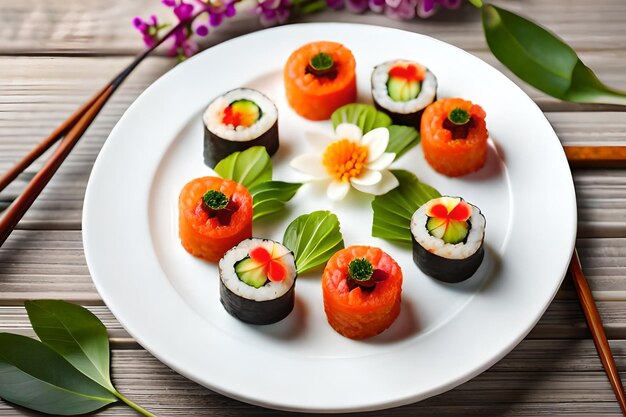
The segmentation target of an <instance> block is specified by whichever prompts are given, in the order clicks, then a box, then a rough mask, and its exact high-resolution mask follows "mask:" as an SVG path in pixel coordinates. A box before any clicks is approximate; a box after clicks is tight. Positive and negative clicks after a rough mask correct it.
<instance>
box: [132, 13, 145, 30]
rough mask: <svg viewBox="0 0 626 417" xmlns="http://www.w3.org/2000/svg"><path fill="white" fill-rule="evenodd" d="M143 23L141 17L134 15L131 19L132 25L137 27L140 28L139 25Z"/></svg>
mask: <svg viewBox="0 0 626 417" xmlns="http://www.w3.org/2000/svg"><path fill="white" fill-rule="evenodd" d="M143 25H144V23H143V20H142V19H141V17H139V16H136V17H135V18H134V19H133V26H134V27H136V28H137V29H139V30H141V27H142V26H143Z"/></svg>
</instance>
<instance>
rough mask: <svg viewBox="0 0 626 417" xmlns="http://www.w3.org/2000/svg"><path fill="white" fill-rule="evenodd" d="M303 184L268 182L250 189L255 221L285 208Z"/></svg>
mask: <svg viewBox="0 0 626 417" xmlns="http://www.w3.org/2000/svg"><path fill="white" fill-rule="evenodd" d="M301 186H302V184H300V183H291V182H283V181H266V182H263V183H260V184H256V185H254V186H252V187H250V194H251V195H252V212H253V217H252V219H253V220H256V219H258V218H261V217H263V216H267V215H268V214H272V213H276V212H277V211H280V210H282V209H283V208H284V207H285V203H286V202H288V201H289V200H291V199H292V198H293V196H294V195H295V194H296V192H297V191H298V190H299V189H300V187H301Z"/></svg>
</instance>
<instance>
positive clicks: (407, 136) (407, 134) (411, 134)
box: [385, 125, 420, 159]
mask: <svg viewBox="0 0 626 417" xmlns="http://www.w3.org/2000/svg"><path fill="white" fill-rule="evenodd" d="M387 129H388V130H389V144H388V145H387V149H386V150H385V152H393V153H395V154H396V159H398V158H399V157H401V156H402V155H404V153H405V152H406V151H408V150H409V149H411V148H412V147H414V146H415V145H417V144H418V143H420V134H419V133H418V131H417V130H416V129H415V128H414V127H410V126H400V125H391V126H388V127H387Z"/></svg>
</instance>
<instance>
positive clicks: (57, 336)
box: [25, 300, 115, 392]
mask: <svg viewBox="0 0 626 417" xmlns="http://www.w3.org/2000/svg"><path fill="white" fill-rule="evenodd" d="M25 306H26V311H27V312H28V318H29V319H30V322H31V324H32V326H33V330H35V333H37V336H39V339H40V340H41V341H42V342H43V343H44V344H46V345H48V346H50V347H51V348H52V349H54V350H55V351H56V352H57V353H59V354H60V355H61V356H63V357H64V358H65V359H67V361H68V362H70V363H71V364H72V365H74V367H75V368H76V369H78V370H79V371H81V372H82V373H83V374H85V375H86V376H88V377H89V378H91V379H92V380H93V381H95V382H97V383H98V384H100V385H101V386H103V387H104V388H106V389H108V390H109V391H111V392H115V388H113V384H112V383H111V378H110V376H109V339H108V335H107V330H106V327H104V325H103V324H102V322H101V321H100V320H99V319H98V318H97V317H96V316H94V315H93V314H92V313H91V312H90V311H89V310H87V309H85V308H83V307H81V306H78V305H76V304H71V303H67V302H65V301H61V300H37V301H26V303H25Z"/></svg>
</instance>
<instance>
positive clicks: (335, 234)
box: [283, 210, 344, 273]
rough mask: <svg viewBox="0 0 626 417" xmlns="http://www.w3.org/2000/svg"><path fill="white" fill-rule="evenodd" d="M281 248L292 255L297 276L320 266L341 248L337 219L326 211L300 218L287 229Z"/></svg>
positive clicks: (341, 242)
mask: <svg viewBox="0 0 626 417" xmlns="http://www.w3.org/2000/svg"><path fill="white" fill-rule="evenodd" d="M283 244H284V245H285V246H287V247H288V248H289V249H290V250H291V251H293V253H294V255H295V258H296V269H297V270H298V273H303V272H306V271H308V270H310V269H313V268H315V267H316V266H319V265H322V264H324V263H326V261H328V260H329V259H330V257H331V256H332V255H333V254H334V253H335V252H337V251H338V250H340V249H343V248H344V243H343V236H342V235H341V230H340V228H339V219H338V218H337V216H336V215H334V214H333V213H331V212H330V211H325V210H320V211H314V212H312V213H310V214H303V215H302V216H299V217H297V218H296V219H295V220H294V221H292V222H291V223H290V224H289V226H287V229H286V230H285V236H284V237H283Z"/></svg>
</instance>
